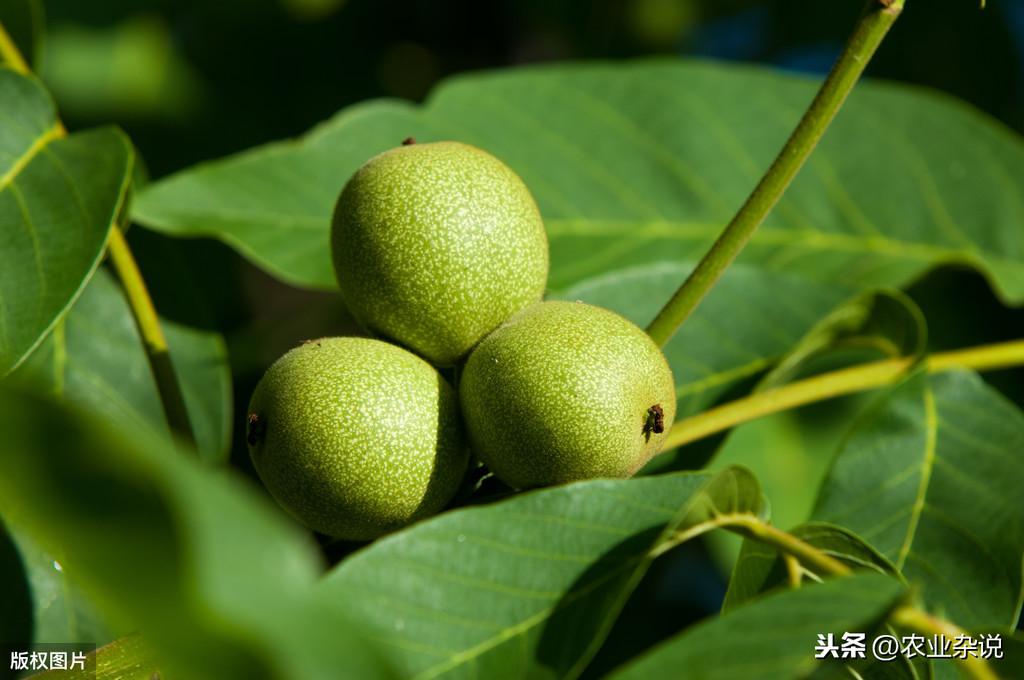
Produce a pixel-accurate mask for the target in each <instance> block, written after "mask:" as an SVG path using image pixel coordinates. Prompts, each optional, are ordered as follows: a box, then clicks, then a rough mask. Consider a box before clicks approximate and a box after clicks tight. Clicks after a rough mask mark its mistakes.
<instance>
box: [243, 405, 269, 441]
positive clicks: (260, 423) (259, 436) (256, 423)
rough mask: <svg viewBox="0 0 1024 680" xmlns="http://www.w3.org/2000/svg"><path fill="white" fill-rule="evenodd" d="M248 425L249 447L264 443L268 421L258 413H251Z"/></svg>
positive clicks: (246, 438)
mask: <svg viewBox="0 0 1024 680" xmlns="http://www.w3.org/2000/svg"><path fill="white" fill-rule="evenodd" d="M247 424H248V426H247V428H246V429H247V430H248V432H247V433H246V436H245V440H246V441H247V442H249V446H256V445H257V444H259V443H260V442H261V441H263V436H264V435H265V434H266V433H267V421H266V420H264V419H263V418H261V417H260V416H259V414H258V413H250V414H249V418H248V421H247Z"/></svg>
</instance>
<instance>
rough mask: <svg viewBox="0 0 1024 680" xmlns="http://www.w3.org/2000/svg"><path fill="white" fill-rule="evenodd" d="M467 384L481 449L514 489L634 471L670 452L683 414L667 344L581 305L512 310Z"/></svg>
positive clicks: (463, 391)
mask: <svg viewBox="0 0 1024 680" xmlns="http://www.w3.org/2000/svg"><path fill="white" fill-rule="evenodd" d="M459 390H460V401H461V404H462V412H463V415H464V418H465V422H466V429H467V432H468V434H469V439H470V443H471V445H472V447H473V451H474V452H475V453H476V454H477V455H478V456H479V457H480V459H481V460H482V461H484V462H485V463H486V464H487V466H488V467H489V468H490V469H491V470H493V471H494V473H495V474H496V475H497V476H498V477H499V478H501V479H502V481H504V482H505V483H506V484H509V485H510V486H513V487H515V488H529V487H536V486H547V485H551V484H562V483H565V482H571V481H575V480H580V479H590V478H594V477H629V476H630V475H632V474H633V473H634V472H636V471H637V470H638V469H639V468H640V467H642V466H643V465H644V464H645V463H646V462H647V461H648V460H650V459H651V457H652V456H653V455H654V454H655V453H657V452H658V451H659V450H660V449H661V447H662V444H663V443H664V441H665V437H666V436H668V430H669V429H670V428H671V426H672V421H673V419H674V418H675V414H676V394H675V384H674V381H673V379H672V371H671V369H670V368H669V366H668V363H667V362H666V361H665V357H664V355H663V354H662V353H661V350H660V349H659V348H658V346H657V345H656V344H655V343H654V342H653V341H652V340H651V339H650V337H648V335H647V334H646V333H644V332H643V330H641V329H640V328H638V327H637V326H635V325H634V324H632V323H631V322H629V321H628V320H626V319H624V318H622V317H621V316H619V315H618V314H615V313H613V312H610V311H608V310H606V309H602V308H600V307H595V306H592V305H587V304H584V303H581V302H542V303H538V304H535V305H532V306H530V307H527V308H526V309H524V310H522V311H521V312H519V313H518V314H516V315H515V316H513V317H512V318H511V319H509V320H508V322H506V323H505V324H504V325H502V326H501V327H499V328H498V329H497V330H496V331H494V332H493V333H491V334H490V335H488V336H487V337H486V338H485V339H484V340H483V342H481V343H480V344H479V345H478V346H477V348H476V349H475V350H473V353H472V354H471V355H470V357H469V360H468V361H467V362H466V366H465V368H464V370H463V373H462V380H461V383H460V386H459ZM654 407H657V408H654ZM659 411H660V415H659V413H658V412H659Z"/></svg>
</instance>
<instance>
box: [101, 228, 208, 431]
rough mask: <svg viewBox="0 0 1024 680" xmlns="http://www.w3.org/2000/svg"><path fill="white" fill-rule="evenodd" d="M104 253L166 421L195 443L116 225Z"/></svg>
mask: <svg viewBox="0 0 1024 680" xmlns="http://www.w3.org/2000/svg"><path fill="white" fill-rule="evenodd" d="M107 253H108V254H109V255H110V263H111V264H112V265H113V267H114V271H116V272H117V276H118V278H119V279H121V286H122V287H123V288H124V292H125V295H126V296H127V298H128V306H129V307H131V310H132V315H133V316H134V317H135V323H136V325H137V326H138V329H139V335H141V336H142V343H143V345H144V346H145V348H146V356H148V357H149V366H150V368H151V369H152V371H153V378H154V379H155V380H156V387H157V391H158V392H159V393H160V401H161V403H162V404H163V406H164V413H165V414H166V416H167V423H168V425H170V426H171V429H172V430H174V431H175V432H176V433H178V434H179V435H180V436H181V437H183V438H184V439H185V440H186V441H188V442H189V443H190V444H195V436H194V435H193V434H192V425H191V423H190V422H189V418H188V409H187V408H186V407H185V398H184V395H183V394H182V391H181V385H180V384H179V383H178V376H177V374H176V373H175V372H174V365H173V364H172V363H171V352H170V347H169V346H168V345H167V338H166V337H165V336H164V331H163V328H161V326H160V319H159V317H157V314H156V308H155V307H154V306H153V300H152V298H150V296H149V291H148V290H147V289H146V282H145V280H143V278H142V272H140V271H139V265H138V263H136V262H135V257H134V256H133V255H132V251H131V249H130V248H129V247H128V241H126V240H125V238H124V234H123V233H122V232H121V230H120V229H119V228H118V226H117V225H116V224H115V225H114V226H113V227H112V228H111V230H110V240H109V241H108V243H107Z"/></svg>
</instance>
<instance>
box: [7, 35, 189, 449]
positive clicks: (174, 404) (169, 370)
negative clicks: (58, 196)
mask: <svg viewBox="0 0 1024 680" xmlns="http://www.w3.org/2000/svg"><path fill="white" fill-rule="evenodd" d="M0 61H3V62H4V63H5V64H6V65H7V66H9V67H10V68H12V69H13V70H15V71H17V72H18V73H21V74H23V75H31V70H30V69H29V66H28V62H26V61H25V58H24V57H23V56H22V55H21V52H20V51H19V50H18V47H17V45H15V44H14V41H13V40H12V39H11V36H10V35H9V34H8V32H7V29H6V28H4V25H3V23H2V22H0ZM66 135H67V130H66V129H65V128H64V124H63V123H62V122H61V121H59V120H58V121H57V135H56V136H57V137H64V136H66ZM107 252H108V253H109V255H110V261H111V264H113V266H114V270H115V271H116V272H117V275H118V278H120V279H121V285H122V286H123V287H124V290H125V293H126V295H127V297H128V304H129V306H130V308H131V311H132V316H134V317H135V323H136V325H137V326H138V329H139V334H140V335H141V336H142V341H143V344H144V345H145V348H146V356H147V357H148V358H149V366H150V369H151V370H152V372H153V378H154V380H155V381H156V387H157V391H158V393H159V394H160V401H161V403H162V404H163V408H164V414H165V415H166V417H167V423H168V424H169V425H170V426H171V429H172V430H174V431H175V432H176V433H177V434H178V435H180V436H181V437H183V438H184V439H185V440H186V441H188V442H189V443H191V444H194V443H195V436H194V435H193V433H192V426H191V424H190V422H189V418H188V411H187V410H186V408H185V400H184V397H183V395H182V391H181V385H180V384H179V382H178V376H177V374H176V373H175V372H174V367H173V366H172V364H171V355H170V350H169V348H168V346H167V339H166V338H165V337H164V332H163V329H162V328H161V327H160V320H159V318H158V317H157V314H156V308H155V307H154V306H153V300H152V298H151V297H150V296H149V291H148V290H146V283H145V281H144V280H143V278H142V273H141V272H140V271H139V267H138V264H136V262H135V258H134V257H133V256H132V251H131V249H130V248H129V247H128V242H127V241H126V240H125V238H124V234H123V233H122V231H121V228H120V227H119V226H118V224H117V223H116V222H115V223H114V224H112V225H111V226H110V237H109V240H108V242H107Z"/></svg>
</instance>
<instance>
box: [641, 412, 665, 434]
mask: <svg viewBox="0 0 1024 680" xmlns="http://www.w3.org/2000/svg"><path fill="white" fill-rule="evenodd" d="M664 431H665V410H664V409H663V408H661V405H660V404H655V405H654V406H652V407H650V408H649V409H647V420H646V421H644V430H643V432H644V436H645V437H646V438H647V439H650V438H651V434H652V433H654V434H661V433H662V432H664Z"/></svg>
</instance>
